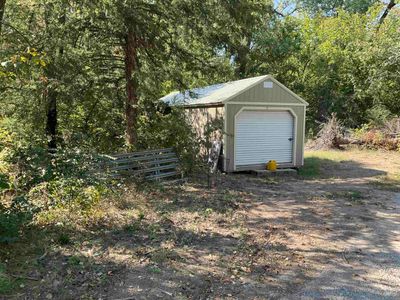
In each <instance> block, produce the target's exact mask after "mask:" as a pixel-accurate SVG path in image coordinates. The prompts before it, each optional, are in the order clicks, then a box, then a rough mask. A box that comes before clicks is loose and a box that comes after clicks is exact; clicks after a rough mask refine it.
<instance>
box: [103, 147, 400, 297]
mask: <svg viewBox="0 0 400 300" xmlns="http://www.w3.org/2000/svg"><path fill="white" fill-rule="evenodd" d="M318 155H319V154H316V157H315V158H310V159H311V160H317V163H318V165H319V168H320V169H321V170H320V171H321V173H320V174H319V175H318V176H317V177H318V178H317V179H315V178H314V179H312V178H311V179H301V178H300V179H299V178H294V177H283V178H282V177H276V178H272V179H271V178H257V177H254V176H250V175H243V174H242V175H228V176H224V177H223V178H222V179H221V182H220V183H219V186H218V188H217V189H215V190H207V189H205V188H204V187H202V186H201V185H196V184H194V183H192V184H188V185H186V186H185V187H184V192H183V193H182V195H181V196H177V198H175V199H174V200H173V201H175V204H174V205H177V207H178V206H179V207H180V209H179V210H176V208H175V211H174V213H173V215H170V217H169V218H168V222H169V224H168V226H166V225H165V224H164V226H163V228H164V229H163V230H162V232H172V233H173V235H175V237H174V238H172V239H161V240H160V241H161V244H160V245H161V246H160V247H161V248H163V249H164V250H162V251H161V250H160V248H158V249H156V250H154V249H153V250H150V251H149V255H148V257H149V259H148V260H146V259H144V260H141V261H139V262H137V261H136V263H133V262H132V261H131V262H130V263H128V262H127V261H125V263H127V268H126V269H125V271H124V272H123V277H121V282H120V283H119V285H117V286H114V288H112V289H111V290H110V291H109V293H108V294H107V295H106V296H105V297H104V298H107V299H156V298H164V299H400V193H399V192H398V189H397V188H398V186H396V185H389V177H387V175H388V174H393V172H395V171H396V170H398V168H400V156H398V155H391V154H390V155H389V154H388V156H383V154H382V153H374V152H362V151H352V152H347V153H346V154H345V159H344V160H340V159H338V158H337V157H335V154H332V155H333V157H334V158H333V159H326V158H320V157H318ZM338 155H339V156H343V153H339V154H338ZM308 156H312V154H309V155H308ZM339 158H340V157H339ZM314 163H315V161H314ZM306 175H307V174H306ZM227 191H228V192H227ZM193 195H196V196H195V197H193ZM221 195H222V196H221ZM221 197H222V198H221ZM198 201H203V202H204V203H205V204H204V203H203V204H204V205H203V206H201V204H200V208H203V209H204V211H203V212H201V209H200V208H199V202H198ZM212 201H214V203H212ZM216 203H219V204H220V211H218V205H216ZM226 205H228V206H229V205H231V206H232V209H230V210H229V211H228V212H227V211H224V209H226ZM208 206H209V207H208ZM193 211H195V213H194V214H193ZM187 212H191V216H192V217H193V219H192V220H187V219H185V217H186V218H187V217H189V215H187ZM168 242H170V243H171V245H168ZM119 243H120V242H117V244H119ZM162 243H165V244H164V245H162ZM151 251H154V252H151ZM160 251H161V252H162V253H160ZM154 255H156V256H157V255H158V256H159V257H158V258H157V257H154ZM128 260H129V259H128ZM157 260H158V261H157ZM129 297H132V298H129Z"/></svg>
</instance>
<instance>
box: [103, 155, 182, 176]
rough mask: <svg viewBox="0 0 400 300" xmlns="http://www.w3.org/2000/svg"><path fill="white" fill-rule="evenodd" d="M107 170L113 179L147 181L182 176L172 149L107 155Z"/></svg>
mask: <svg viewBox="0 0 400 300" xmlns="http://www.w3.org/2000/svg"><path fill="white" fill-rule="evenodd" d="M106 158H107V162H106V164H105V168H106V170H107V172H108V174H109V176H110V177H112V178H125V177H137V178H143V179H146V180H159V179H162V178H168V177H176V176H178V175H182V174H181V172H180V171H179V159H178V157H177V155H176V153H175V152H174V150H173V149H172V148H166V149H156V150H146V151H140V152H132V153H120V154H113V155H107V156H106Z"/></svg>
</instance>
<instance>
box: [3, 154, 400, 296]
mask: <svg viewBox="0 0 400 300" xmlns="http://www.w3.org/2000/svg"><path fill="white" fill-rule="evenodd" d="M399 158H400V155H399V154H396V153H385V152H377V151H360V150H357V149H353V150H348V151H312V152H308V153H306V159H305V163H306V165H305V167H304V169H303V170H302V171H301V177H300V178H297V179H296V178H290V179H286V178H285V179H283V178H273V180H271V178H257V177H252V176H250V175H229V176H226V175H224V176H223V177H222V178H220V182H219V184H218V186H217V188H215V189H208V188H207V185H206V180H191V181H190V182H189V183H187V184H184V185H181V186H179V185H177V186H172V187H166V186H162V185H149V186H141V187H137V186H134V185H131V184H127V185H125V186H123V187H121V188H120V189H118V191H117V192H116V193H115V194H114V195H113V196H111V197H110V198H109V199H104V200H103V201H102V202H101V203H100V204H99V205H98V206H96V207H94V208H92V209H91V210H90V211H87V212H85V213H80V212H77V211H70V210H67V209H55V210H52V211H47V212H44V213H41V214H39V215H38V216H37V218H36V219H35V220H34V223H33V224H32V225H31V227H30V228H28V229H27V230H26V232H25V235H24V236H23V238H22V239H21V240H20V241H19V242H17V243H15V244H11V245H8V246H6V247H2V248H1V249H0V256H1V259H2V261H6V263H5V265H4V270H5V271H4V272H3V274H7V275H5V276H7V277H6V278H8V279H10V278H11V277H10V274H11V273H13V275H20V276H21V277H31V278H38V279H40V281H39V282H37V281H35V280H29V279H25V280H24V279H19V281H18V286H21V287H18V288H16V289H15V288H14V289H13V290H12V293H14V295H17V294H18V293H20V295H22V294H24V295H25V296H26V295H30V296H31V297H33V298H43V297H46V295H47V294H51V295H52V297H53V298H57V299H65V298H85V297H86V298H89V299H90V298H99V297H103V298H104V297H107V296H109V295H108V294H107V293H106V292H105V290H109V291H110V293H111V291H113V292H112V293H113V294H112V295H113V297H114V298H115V297H117V296H118V297H120V298H123V297H125V296H126V295H127V293H128V292H127V291H128V290H129V282H136V283H137V285H138V286H140V289H142V290H143V291H145V292H143V293H145V294H146V295H148V297H154V298H155V297H156V294H157V293H159V292H160V291H159V290H157V288H159V287H160V286H162V285H163V284H164V283H166V282H170V286H167V287H164V288H163V290H164V291H166V292H167V293H172V292H171V291H173V293H174V295H178V296H179V297H178V298H182V299H193V298H196V297H197V296H199V297H200V295H209V296H210V297H211V296H212V297H214V296H215V297H214V298H218V297H219V296H221V295H225V297H228V296H226V295H228V294H231V293H233V292H234V291H240V293H244V294H242V295H244V296H246V297H250V298H251V297H256V296H257V293H256V292H255V291H256V289H249V290H243V289H242V288H240V286H241V285H242V284H244V282H251V283H252V284H257V285H259V288H258V289H259V291H260V292H264V293H272V294H273V293H274V292H278V291H283V290H285V291H289V290H290V289H292V288H295V286H297V285H301V284H303V283H304V282H305V281H306V280H307V278H308V276H312V273H313V270H314V269H315V268H317V267H318V266H319V265H320V264H321V261H320V258H319V260H316V261H314V258H313V257H311V256H309V255H305V253H307V252H302V251H300V250H293V249H304V250H305V251H306V250H307V251H311V250H310V249H309V248H308V247H311V246H309V245H314V246H315V245H319V244H320V245H321V247H322V245H324V247H326V248H329V247H332V249H334V248H335V247H336V246H335V245H330V244H326V241H323V240H322V237H324V236H326V234H327V229H326V227H327V226H326V225H325V224H324V223H322V220H334V219H335V218H336V217H337V216H339V215H340V214H338V211H341V210H342V209H343V211H344V212H346V213H348V210H349V207H351V206H353V205H354V207H355V208H356V209H359V208H360V207H361V206H362V207H363V208H364V207H369V205H370V202H371V201H372V200H371V199H373V200H374V201H375V202H376V201H379V197H381V195H383V194H382V192H381V190H382V191H383V190H385V191H387V192H388V193H390V192H391V191H392V190H395V189H394V187H395V186H398V184H399V182H400V178H399V177H398V175H397V173H396V172H397V170H398V169H399V167H400V165H399V164H400V159H399ZM389 178H390V180H388V179H389ZM303 179H307V180H306V181H305V180H303ZM335 180H336V181H335ZM331 182H334V184H332V186H331V185H330V184H331ZM369 183H373V184H374V186H375V187H376V188H378V189H380V190H374V188H373V186H372V185H370V184H369ZM341 185H343V187H341ZM389 185H390V186H389ZM317 186H318V188H317ZM338 187H339V188H340V189H339V190H338ZM318 191H320V192H318ZM385 195H386V194H385ZM382 201H384V200H382ZM384 205H386V204H384ZM374 207H375V206H374ZM357 213H361V212H360V211H357ZM365 219H368V218H367V217H365ZM332 222H333V221H332ZM335 222H336V221H335ZM337 222H338V224H337V226H338V227H337V229H336V230H338V231H340V230H341V229H340V226H342V225H343V224H345V222H346V219H344V220H338V221H337ZM329 232H331V231H329ZM310 233H312V234H310ZM324 243H325V244H324ZM332 251H333V250H332ZM327 253H328V254H327V255H328V256H329V255H332V254H330V252H329V251H327ZM332 253H334V252H332ZM319 255H320V254H319ZM49 271H51V273H49ZM0 275H1V274H0ZM3 278H4V276H3ZM151 278H153V279H151ZM154 278H158V279H157V280H159V281H158V282H157V280H155V279H154ZM15 282H16V281H15V280H11V281H10V282H8V283H9V284H13V286H15ZM8 283H7V284H8ZM168 291H170V292H168ZM8 292H11V291H8ZM114 293H115V294H114ZM137 293H138V294H140V292H137ZM161 294H163V292H161ZM165 295H168V294H165V293H164V296H165ZM216 296H218V297H216ZM221 297H222V298H224V297H223V296H221ZM17 298H18V297H17ZM28 298H29V297H28ZM228 298H229V297H228Z"/></svg>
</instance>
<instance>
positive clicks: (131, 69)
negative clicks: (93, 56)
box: [124, 30, 138, 146]
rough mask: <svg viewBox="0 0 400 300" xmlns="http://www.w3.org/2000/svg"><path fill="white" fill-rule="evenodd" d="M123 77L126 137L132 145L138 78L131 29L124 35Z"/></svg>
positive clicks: (135, 44)
mask: <svg viewBox="0 0 400 300" xmlns="http://www.w3.org/2000/svg"><path fill="white" fill-rule="evenodd" d="M124 46H125V47H124V51H125V78H126V102H125V120H126V139H127V142H128V144H129V145H131V146H134V145H135V144H136V143H137V132H136V124H137V114H138V109H137V104H138V94H137V89H138V80H137V76H136V74H135V73H136V72H137V69H138V57H137V43H136V36H135V33H134V32H133V31H132V30H129V31H128V34H127V35H126V37H125V45H124Z"/></svg>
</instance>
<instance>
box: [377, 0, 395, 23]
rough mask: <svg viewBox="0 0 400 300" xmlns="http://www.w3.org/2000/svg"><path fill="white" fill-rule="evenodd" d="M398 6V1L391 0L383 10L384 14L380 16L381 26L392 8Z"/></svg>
mask: <svg viewBox="0 0 400 300" xmlns="http://www.w3.org/2000/svg"><path fill="white" fill-rule="evenodd" d="M395 6H396V1H395V0H390V2H389V3H388V5H387V6H386V8H385V11H384V12H383V14H382V16H381V17H380V18H379V26H380V25H381V24H382V23H383V21H385V19H386V17H387V16H388V14H389V12H390V10H391V9H392V8H393V7H395Z"/></svg>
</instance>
